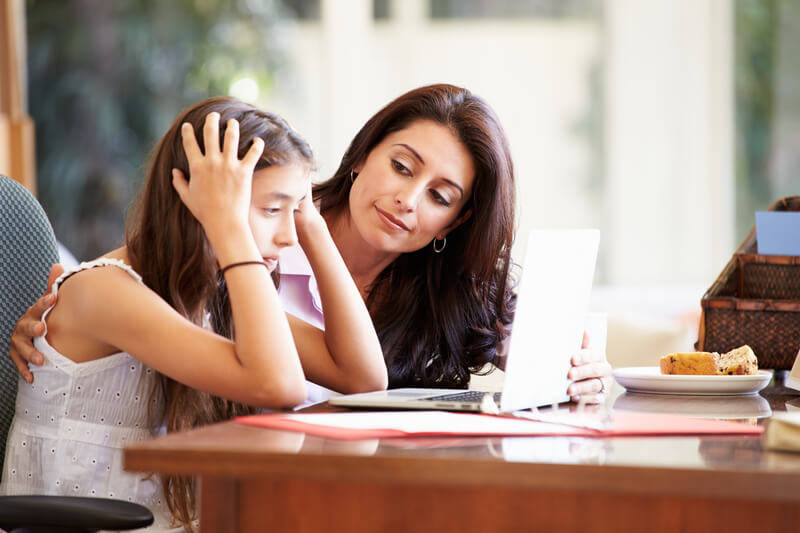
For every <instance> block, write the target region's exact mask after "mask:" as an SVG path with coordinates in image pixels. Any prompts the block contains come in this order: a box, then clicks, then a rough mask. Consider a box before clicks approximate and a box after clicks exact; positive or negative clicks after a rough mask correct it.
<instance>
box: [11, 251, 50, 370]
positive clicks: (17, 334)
mask: <svg viewBox="0 0 800 533" xmlns="http://www.w3.org/2000/svg"><path fill="white" fill-rule="evenodd" d="M63 273H64V267H63V266H61V265H60V264H58V263H56V264H55V265H53V266H52V267H50V276H49V277H48V280H47V291H45V293H44V294H43V295H42V296H41V298H39V299H38V300H36V302H34V304H33V305H32V306H30V307H29V308H28V310H27V311H25V314H24V315H22V316H21V317H20V319H19V320H18V321H17V325H16V326H14V332H13V333H12V334H11V342H10V346H9V350H8V355H9V356H10V357H11V360H12V361H13V362H14V367H15V368H16V369H17V372H19V375H20V376H22V379H24V380H25V381H26V382H28V383H33V373H31V370H30V368H29V366H28V365H31V364H32V365H37V366H41V365H42V363H44V357H43V356H42V354H40V353H39V352H38V351H37V350H36V348H34V347H33V338H34V337H38V336H40V335H43V334H44V323H43V322H42V315H43V314H44V312H45V310H46V309H47V308H48V307H51V306H52V305H54V304H55V302H56V297H55V296H54V295H53V294H52V292H51V291H52V289H53V283H55V281H56V279H57V278H58V277H59V276H60V275H61V274H63Z"/></svg>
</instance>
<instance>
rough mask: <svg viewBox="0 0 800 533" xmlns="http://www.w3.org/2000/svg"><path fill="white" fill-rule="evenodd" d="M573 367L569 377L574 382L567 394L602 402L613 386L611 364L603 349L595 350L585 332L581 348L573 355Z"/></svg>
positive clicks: (573, 398)
mask: <svg viewBox="0 0 800 533" xmlns="http://www.w3.org/2000/svg"><path fill="white" fill-rule="evenodd" d="M571 362H572V368H570V370H569V373H568V374H567V377H569V379H571V380H572V381H573V382H572V384H571V385H570V386H569V388H568V389H567V394H569V396H570V398H571V399H572V400H573V401H577V400H579V399H581V398H587V399H588V400H590V401H595V402H600V401H602V400H603V399H604V395H605V393H606V392H608V389H609V388H610V387H611V365H610V364H609V363H608V361H607V360H606V356H605V354H604V353H603V352H602V351H598V350H593V349H592V347H591V345H590V343H589V337H588V335H586V333H585V332H584V334H583V344H582V346H581V350H580V351H579V352H578V353H576V354H575V355H573V356H572V361H571Z"/></svg>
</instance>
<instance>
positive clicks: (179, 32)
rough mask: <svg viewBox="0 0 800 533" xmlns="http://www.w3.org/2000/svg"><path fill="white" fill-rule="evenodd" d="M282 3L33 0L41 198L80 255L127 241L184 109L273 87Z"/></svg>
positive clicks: (30, 18) (32, 84)
mask: <svg viewBox="0 0 800 533" xmlns="http://www.w3.org/2000/svg"><path fill="white" fill-rule="evenodd" d="M281 15H282V14H281V13H280V5H279V4H278V3H277V2H269V1H264V0H247V1H245V0H239V1H234V0H231V1H223V0H220V1H218V0H170V1H166V2H165V1H156V0H115V1H113V2H109V1H107V0H70V1H64V0H28V2H27V4H26V17H27V28H28V35H27V37H28V69H29V70H28V78H29V82H28V83H29V112H30V114H31V116H32V117H33V118H34V121H35V123H36V153H37V176H38V177H37V179H38V189H39V198H40V201H41V202H42V204H43V205H44V207H45V209H46V211H47V214H48V216H49V217H50V219H51V221H52V223H53V226H54V228H55V230H56V234H57V235H58V237H59V239H60V240H61V241H62V242H63V243H64V244H65V245H66V246H67V248H69V249H70V250H72V251H73V253H74V254H75V255H76V256H77V257H78V259H80V260H86V259H90V258H93V257H95V256H97V255H98V254H101V253H103V252H105V251H107V250H109V249H111V248H114V247H116V246H119V245H121V244H122V239H123V228H124V220H125V215H126V212H127V208H128V206H129V204H130V202H131V201H132V199H133V197H134V195H135V194H136V192H137V191H138V188H139V185H140V183H141V180H142V178H143V175H144V172H145V169H146V162H147V157H148V154H149V152H150V150H151V149H152V148H153V146H154V144H155V142H156V141H157V140H158V139H159V138H160V137H161V135H163V133H164V132H165V131H166V128H167V127H168V126H169V124H170V123H171V122H172V121H173V120H174V118H175V116H176V115H177V114H178V112H179V111H180V110H181V109H183V108H184V107H186V106H187V105H189V104H191V103H192V102H195V101H197V100H200V99H202V98H205V97H207V96H211V95H221V94H229V92H230V88H231V86H232V84H234V83H235V82H236V81H237V79H239V78H241V77H247V78H249V79H251V80H253V81H255V82H256V83H257V86H258V88H259V89H260V90H261V92H262V94H263V93H265V92H268V91H269V88H270V81H271V80H272V78H273V75H274V73H275V72H276V71H277V70H278V69H281V68H283V64H282V53H281V50H282V49H283V44H282V43H281V42H280V34H279V32H277V31H276V24H275V22H276V20H277V18H278V16H281Z"/></svg>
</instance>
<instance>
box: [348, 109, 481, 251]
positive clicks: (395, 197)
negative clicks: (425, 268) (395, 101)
mask: <svg viewBox="0 0 800 533" xmlns="http://www.w3.org/2000/svg"><path fill="white" fill-rule="evenodd" d="M354 170H355V171H356V172H357V173H358V176H357V177H356V180H355V182H354V183H353V186H352V189H351V191H350V198H349V206H350V214H351V217H352V220H353V222H354V224H355V226H356V228H357V229H358V231H359V233H360V234H361V236H362V237H363V239H364V240H365V241H366V242H367V244H369V245H370V246H372V247H373V248H374V249H376V250H379V251H382V252H388V253H393V254H398V255H399V254H401V253H405V252H413V251H416V250H419V249H421V248H423V247H425V246H429V245H430V243H431V241H432V240H433V239H434V238H438V239H442V238H444V237H445V236H446V235H447V233H448V232H449V231H452V230H453V229H455V228H456V227H457V226H458V225H459V224H461V223H462V222H464V220H466V219H467V218H468V217H469V215H470V212H467V213H465V214H464V215H462V216H459V213H460V212H461V209H462V208H463V207H464V204H466V202H467V201H468V200H469V198H470V194H471V193H472V185H473V182H474V180H475V168H474V165H473V163H472V157H471V156H470V154H469V152H468V151H467V149H466V147H465V146H464V145H463V144H462V143H461V141H460V140H459V139H458V138H457V137H456V136H455V135H454V134H453V132H451V131H450V130H449V129H448V128H447V127H445V126H442V125H441V124H439V123H437V122H434V121H431V120H417V121H415V122H412V123H411V124H410V125H409V126H408V127H406V128H404V129H402V130H399V131H396V132H394V133H390V134H389V135H387V136H386V138H384V139H383V141H381V142H380V144H378V145H377V146H375V148H373V149H372V151H371V152H370V153H369V155H367V158H366V160H365V161H364V162H363V163H362V164H360V165H359V166H358V167H357V168H355V169H354Z"/></svg>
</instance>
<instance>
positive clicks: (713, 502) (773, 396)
mask: <svg viewBox="0 0 800 533" xmlns="http://www.w3.org/2000/svg"><path fill="white" fill-rule="evenodd" d="M786 392H787V391H786V390H785V389H781V388H780V387H771V388H770V389H769V390H765V392H764V393H763V394H764V395H763V397H752V398H751V399H753V400H754V404H753V406H752V409H763V406H764V403H763V400H764V399H765V400H766V401H767V403H768V404H769V405H771V409H773V410H783V409H785V408H786V402H789V405H790V406H793V405H794V403H796V404H797V407H800V400H798V397H797V396H788V395H786V394H785V393H786ZM633 398H635V397H633ZM661 398H662V400H663V402H664V406H665V409H664V410H665V411H670V410H673V409H674V408H675V406H676V405H677V404H676V403H675V402H676V399H675V398H674V397H672V398H669V397H661ZM762 398H763V399H762ZM620 399H623V400H625V401H627V403H628V405H630V404H631V403H632V402H631V401H630V400H631V396H629V395H623V396H620V397H619V398H616V401H617V402H619V401H620ZM651 400H653V397H650V398H648V400H647V401H651ZM684 400H685V401H690V400H691V399H688V400H687V399H684ZM677 401H678V402H679V403H680V402H681V400H677ZM793 402H794V403H793ZM635 403H636V402H635V401H634V402H633V404H634V405H635ZM684 403H685V402H684ZM651 407H652V404H651ZM739 407H740V408H741V410H742V413H743V414H745V415H752V414H753V413H752V412H749V411H748V408H747V406H746V405H740V406H739ZM745 418H750V419H751V420H750V421H751V422H752V423H758V421H757V420H756V419H755V418H751V416H745ZM759 420H762V421H763V419H759ZM125 467H126V469H128V470H134V471H142V472H159V473H162V472H170V473H177V474H197V475H199V476H200V483H201V496H200V513H201V514H200V521H201V528H202V531H203V532H214V533H224V532H233V531H237V532H243V533H245V532H259V533H260V532H263V531H271V532H284V531H287V532H296V533H301V532H319V531H325V532H339V531H342V532H345V531H346V532H418V531H419V532H423V531H436V532H439V531H453V532H462V533H463V532H475V533H478V532H480V533H483V532H491V531H504V532H505V531H520V532H522V531H525V532H530V531H552V532H562V531H581V532H584V531H587V532H612V531H613V532H617V531H663V532H673V531H690V532H691V531H697V532H709V531H720V532H731V531H758V532H759V533H763V532H767V531H787V532H788V531H798V530H799V529H800V454H787V453H776V452H766V451H764V450H762V449H761V446H760V440H759V439H758V438H754V437H709V438H697V437H669V438H666V437H663V438H662V437H655V438H652V437H651V438H614V439H587V438H566V437H558V438H546V437H536V438H530V437H525V438H458V439H457V438H451V439H436V440H431V439H380V440H377V439H376V440H362V441H337V440H331V439H324V438H319V437H312V436H304V435H303V434H297V433H290V432H281V431H272V430H265V429H260V428H255V427H249V426H244V425H239V424H236V423H233V422H226V423H222V424H217V425H214V426H209V427H205V428H201V429H197V430H193V431H189V432H186V433H181V434H174V435H169V436H166V437H163V438H159V439H155V440H151V441H147V442H144V443H140V444H137V445H134V446H131V447H129V448H127V449H126V451H125Z"/></svg>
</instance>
